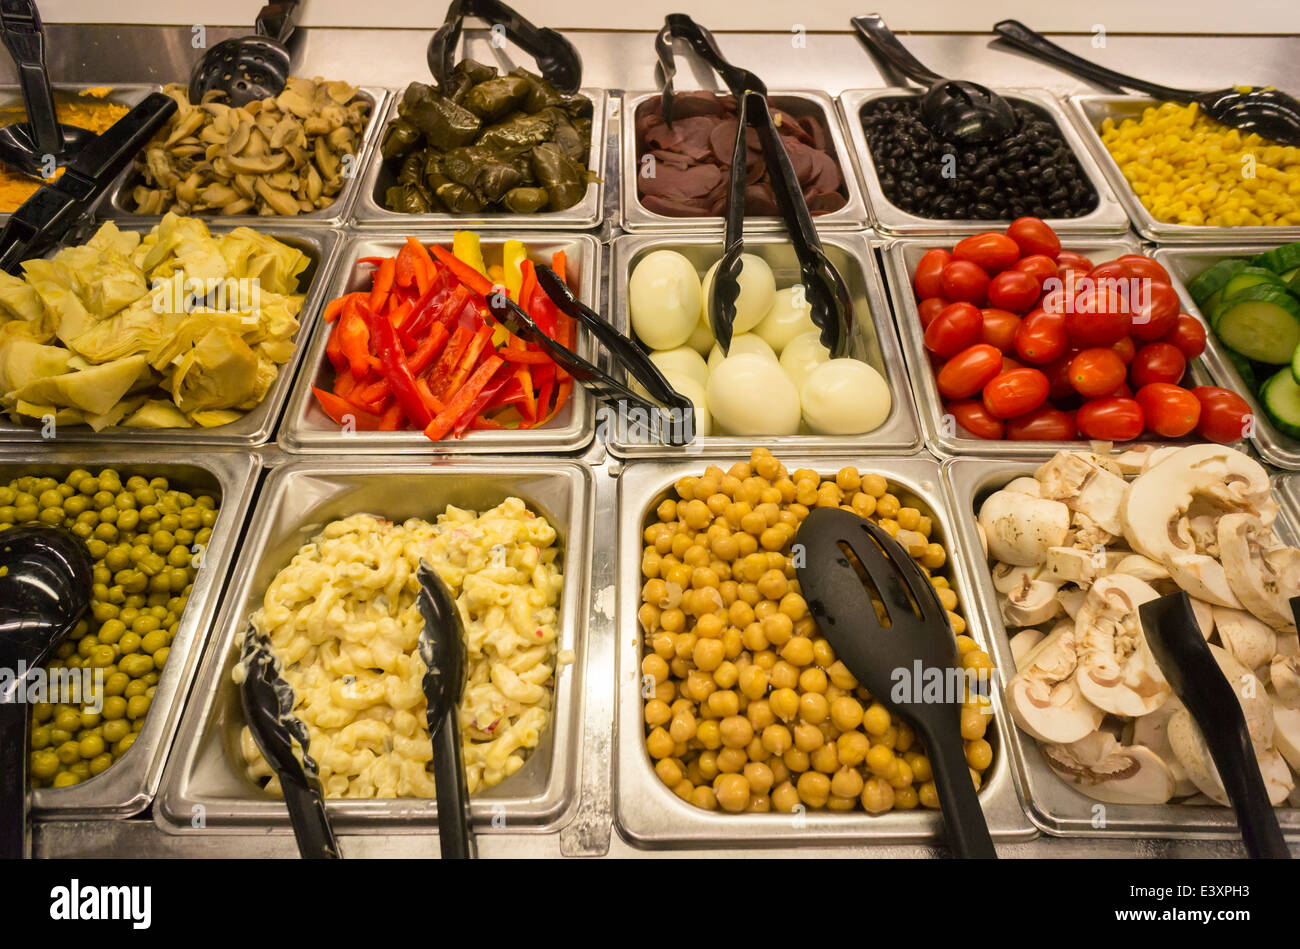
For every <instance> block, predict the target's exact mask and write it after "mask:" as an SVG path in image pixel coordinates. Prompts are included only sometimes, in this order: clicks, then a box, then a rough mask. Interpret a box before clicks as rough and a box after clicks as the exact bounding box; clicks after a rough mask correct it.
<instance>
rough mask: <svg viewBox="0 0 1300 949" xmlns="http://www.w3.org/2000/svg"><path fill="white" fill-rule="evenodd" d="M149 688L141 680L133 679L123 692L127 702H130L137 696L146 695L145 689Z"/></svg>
mask: <svg viewBox="0 0 1300 949" xmlns="http://www.w3.org/2000/svg"><path fill="white" fill-rule="evenodd" d="M147 688H149V686H148V685H147V684H146V683H144V682H142V681H140V680H139V679H132V680H131V681H130V682H128V683H127V686H126V688H125V689H123V690H122V694H123V695H125V696H126V700H127V701H128V702H129V701H131V699H133V698H135V697H136V696H137V695H144V692H145V689H147Z"/></svg>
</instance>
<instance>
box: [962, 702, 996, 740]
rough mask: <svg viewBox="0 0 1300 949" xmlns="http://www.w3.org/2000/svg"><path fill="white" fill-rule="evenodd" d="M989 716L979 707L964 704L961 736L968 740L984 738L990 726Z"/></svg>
mask: <svg viewBox="0 0 1300 949" xmlns="http://www.w3.org/2000/svg"><path fill="white" fill-rule="evenodd" d="M988 723H989V720H988V716H986V715H984V714H982V713H981V712H980V710H979V709H978V708H975V707H973V706H970V705H963V706H962V709H961V737H962V738H965V739H966V740H967V741H973V740H975V739H983V738H984V732H985V730H986V729H987V728H988Z"/></svg>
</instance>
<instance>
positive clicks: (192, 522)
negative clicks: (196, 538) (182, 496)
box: [181, 507, 203, 531]
mask: <svg viewBox="0 0 1300 949" xmlns="http://www.w3.org/2000/svg"><path fill="white" fill-rule="evenodd" d="M202 526H203V512H202V511H200V510H199V509H198V508H196V507H187V508H186V509H185V510H183V511H181V527H183V528H185V529H186V530H191V531H196V530H198V529H199V528H200V527H202Z"/></svg>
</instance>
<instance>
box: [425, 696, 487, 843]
mask: <svg viewBox="0 0 1300 949" xmlns="http://www.w3.org/2000/svg"><path fill="white" fill-rule="evenodd" d="M433 780H434V783H435V784H436V785H437V787H438V845H439V847H440V848H441V850H442V858H443V859H444V860H473V859H475V858H476V857H477V856H478V846H477V845H476V844H475V843H474V831H473V829H472V828H471V827H470V817H469V785H468V784H467V783H466V781H465V762H464V758H463V755H462V752H461V746H460V720H459V717H458V716H457V714H456V706H454V705H453V706H451V707H450V708H449V709H447V714H446V716H445V717H444V718H443V720H442V727H441V728H439V729H438V734H437V735H436V736H434V739H433Z"/></svg>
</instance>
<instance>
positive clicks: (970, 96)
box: [850, 13, 1018, 144]
mask: <svg viewBox="0 0 1300 949" xmlns="http://www.w3.org/2000/svg"><path fill="white" fill-rule="evenodd" d="M850 22H851V23H852V24H853V27H854V29H856V30H857V31H858V35H859V36H860V37H861V38H862V40H863V42H865V43H866V44H867V46H868V48H870V49H873V50H875V51H876V52H877V53H879V54H880V55H881V56H882V57H883V58H884V59H885V60H886V61H887V62H888V63H889V64H890V65H891V66H893V67H894V68H895V69H897V70H898V71H899V72H901V73H902V74H903V75H904V76H906V77H907V78H908V79H911V80H912V81H913V82H915V83H917V84H918V85H921V86H925V87H926V92H925V94H924V95H923V96H921V121H922V122H924V123H925V127H926V128H928V129H929V130H930V131H931V132H932V133H933V134H934V136H935V137H936V138H938V139H941V140H942V141H945V142H956V143H958V144H973V143H976V142H988V141H994V140H996V139H1000V138H1006V137H1007V136H1008V135H1010V134H1011V133H1012V132H1014V131H1015V130H1016V125H1017V124H1018V122H1017V119H1016V113H1015V112H1014V111H1013V110H1012V108H1011V103H1009V102H1007V100H1006V99H1004V98H1002V97H1001V96H1000V95H998V94H997V93H996V92H994V91H993V90H992V89H989V88H988V87H987V86H982V85H980V84H979V83H977V82H969V81H967V80H965V79H945V78H944V77H943V76H940V75H939V74H938V73H937V72H935V71H934V70H932V69H930V68H928V67H927V66H925V65H923V64H922V63H921V61H920V60H918V59H917V58H916V57H915V56H913V55H912V54H911V53H910V52H908V50H907V47H905V46H904V45H903V44H902V43H900V42H899V40H898V37H897V36H895V35H894V33H893V31H891V30H890V29H889V27H887V26H885V21H884V20H883V19H882V18H881V17H880V15H879V14H877V13H872V14H869V15H867V16H855V17H853V18H852V20H851V21H850Z"/></svg>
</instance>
